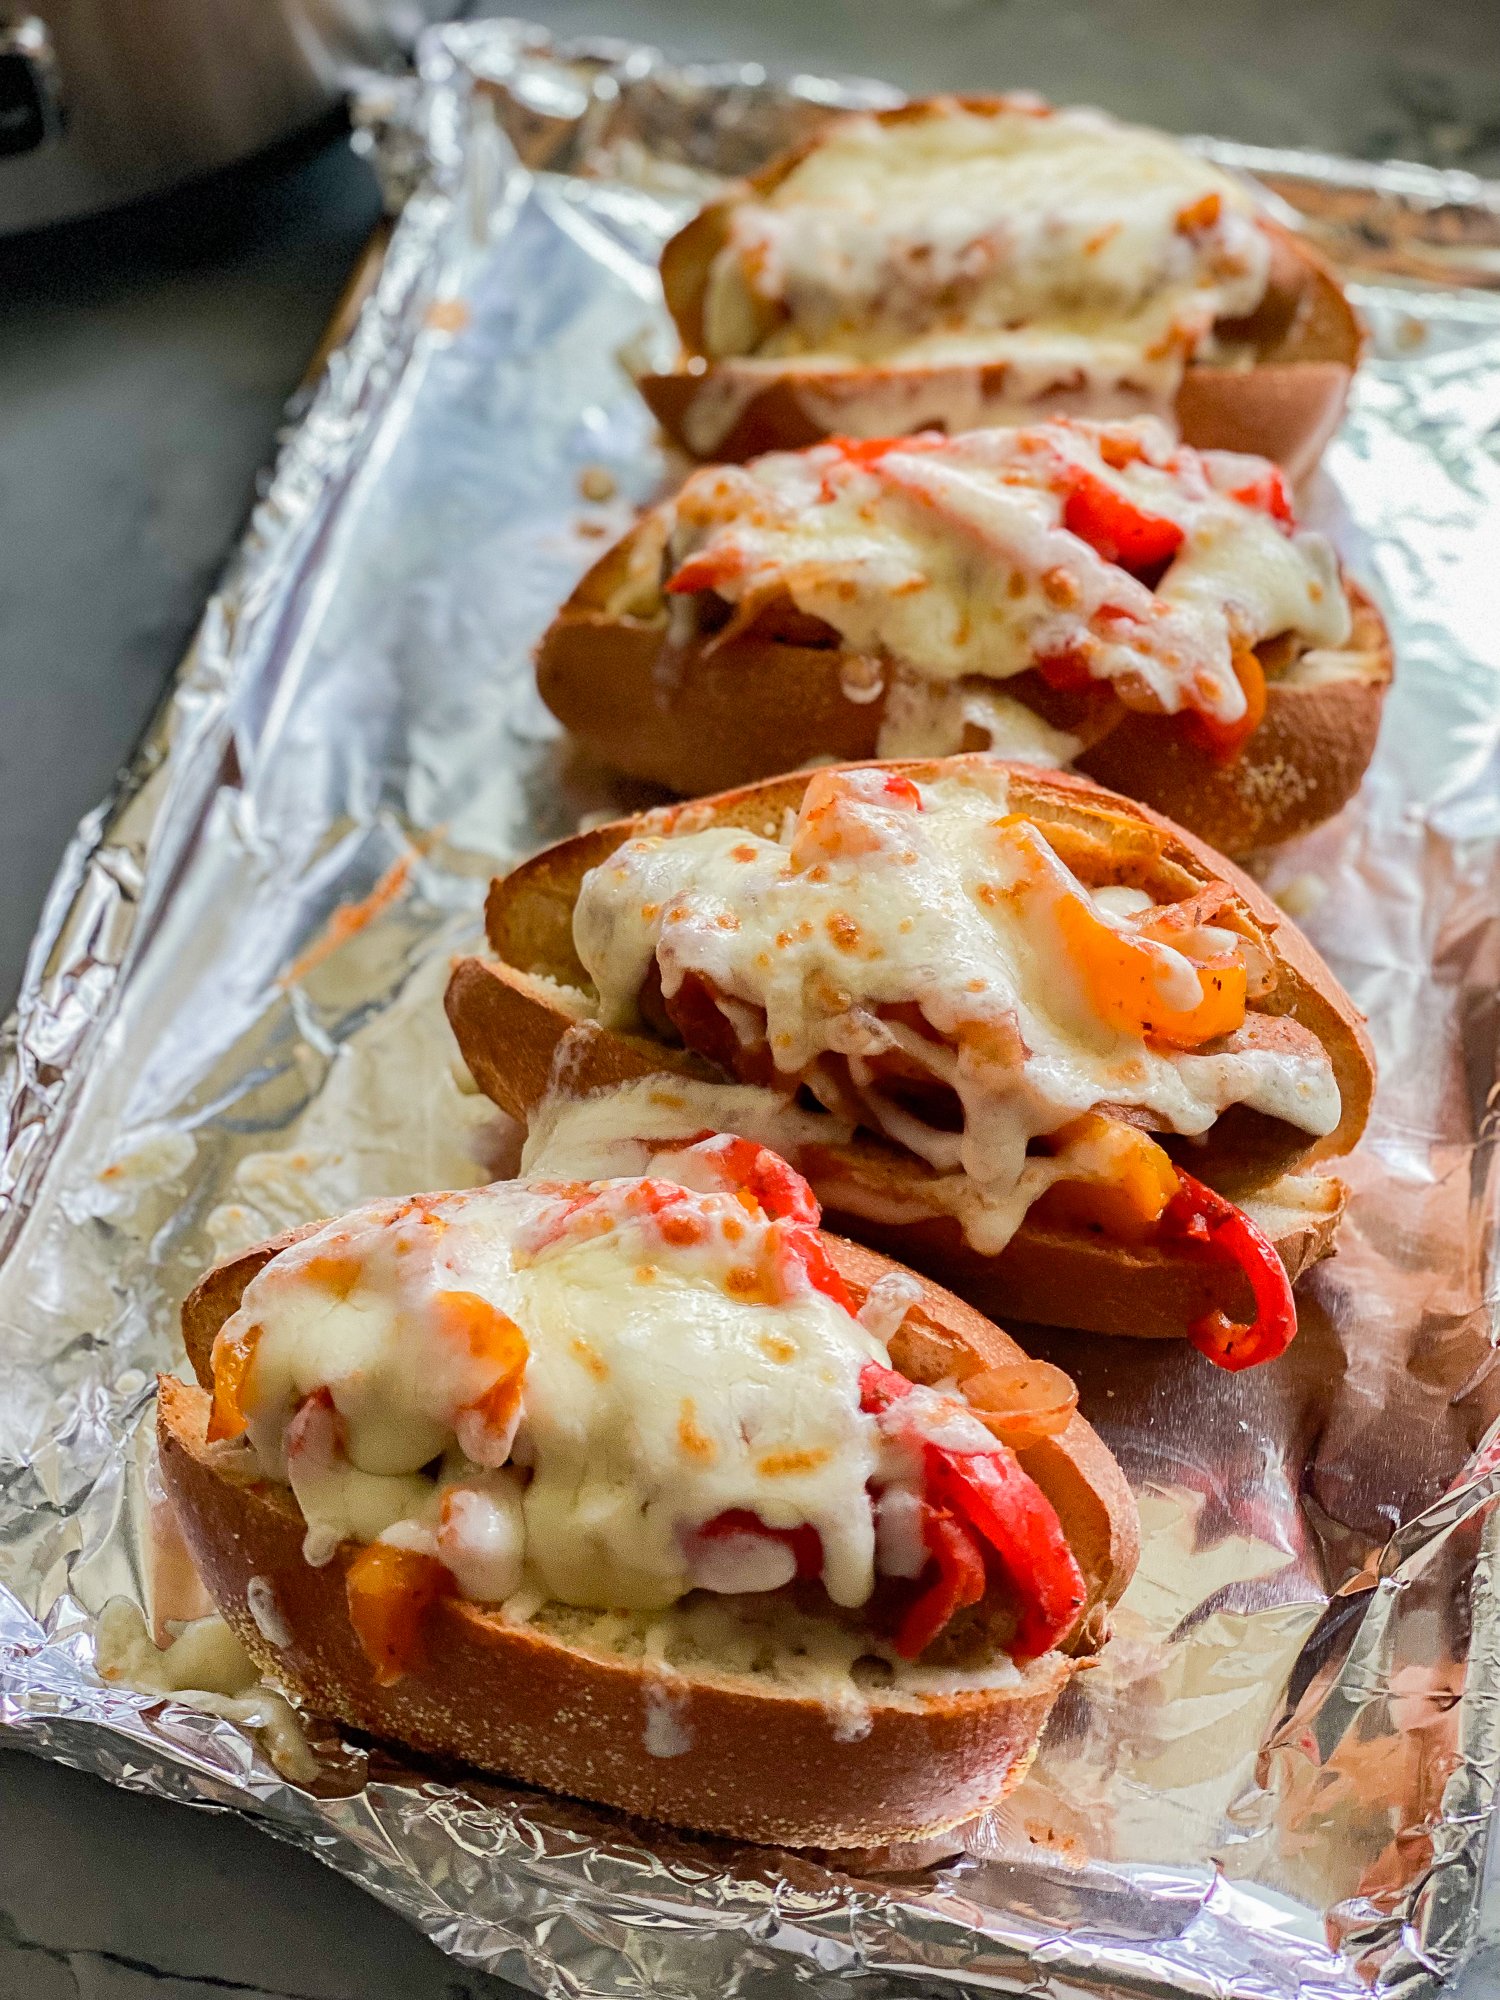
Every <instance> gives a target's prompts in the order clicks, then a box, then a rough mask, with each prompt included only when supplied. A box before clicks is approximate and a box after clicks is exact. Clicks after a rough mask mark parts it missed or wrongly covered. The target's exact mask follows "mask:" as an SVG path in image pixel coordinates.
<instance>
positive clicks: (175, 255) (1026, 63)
mask: <svg viewBox="0 0 1500 2000" xmlns="http://www.w3.org/2000/svg"><path fill="white" fill-rule="evenodd" d="M517 11H526V12H530V13H532V14H534V15H537V16H540V17H542V18H545V19H547V20H549V21H550V22H552V23H553V24H555V25H556V26H557V28H558V29H559V30H561V31H563V32H580V33H581V32H607V33H612V34H617V35H626V36H635V37H640V38H644V39H649V40H654V41H656V42H658V43H662V44H665V45H667V46H669V47H674V48H677V49H679V50H681V51H683V52H686V53H695V54H700V55H705V56H711V57H712V56H732V57H738V58H743V59H757V58H758V59H760V60H764V61H766V62H768V63H770V64H774V65H776V66H778V67H782V68H804V69H809V70H814V71H824V72H827V71H842V72H844V73H846V74H859V73H863V74H874V75H885V76H889V77H891V78H892V79H894V80H895V81H897V82H900V83H903V84H905V85H907V86H908V87H911V88H914V89H918V88H934V87H942V86H961V87H965V88H969V89H974V88H998V87H1017V86H1021V85H1031V86H1034V87H1036V88H1038V89H1040V90H1042V91H1044V92H1045V93H1046V94H1048V95H1049V96H1053V97H1057V98H1061V99H1064V100H1067V99H1073V100H1078V99H1088V100H1093V101H1095V102H1099V103H1103V104H1105V105H1107V106H1108V107H1109V108H1111V109H1113V110H1115V111H1118V112H1120V113H1123V114H1125V115H1128V116H1135V117H1140V118H1143V119H1146V120H1149V121H1152V122H1156V123H1160V124H1164V125H1168V126H1171V127H1174V128H1176V129H1178V130H1202V131H1216V132H1220V133H1223V134H1226V135H1228V136H1231V137H1234V138H1241V139H1249V140H1260V141H1264V142H1267V143H1273V144H1288V145H1311V146H1316V147H1323V148H1326V149H1329V150H1333V151H1340V152H1347V153H1354V154H1359V155H1364V156H1367V157H1372V158H1373V157H1384V156H1390V155H1398V156H1404V157H1408V158H1417V159H1425V160H1430V161H1432V162H1434V163H1435V164H1438V165H1443V166H1466V167H1470V168H1473V169H1474V170H1476V171H1478V172H1482V173H1490V174H1500V35H1497V34H1496V32H1495V17H1494V13H1493V11H1492V9H1491V8H1489V7H1487V6H1482V5H1475V4H1473V0H1436V4H1430V5H1428V6H1425V7H1421V8H1417V7H1413V6H1411V5H1410V4H1409V0H1322V4H1320V5H1318V6H1315V7H1314V6H1308V5H1306V4H1305V0H1260V4H1257V5H1255V6H1253V7H1252V6H1247V5H1245V4H1244V0H1236V4H1228V0H1199V4H1198V5H1197V6H1194V7H1191V8H1188V7H1183V6H1181V5H1179V4H1176V0H1110V4H1099V5H1089V4H1087V0H818V4H813V5H809V4H808V0H740V4H737V5H734V6H731V5H729V4H728V0H705V4H702V5H700V6H698V7H696V8H694V9H692V10H691V11H690V12H689V11H688V10H686V9H683V8H682V7H681V6H680V5H677V4H674V0H610V3H609V4H606V0H535V4H533V5H532V6H531V7H529V8H527V9H524V10H523V9H518V10H517ZM377 211H378V201H377V196H376V192H375V188H374V183H373V179H372V177H371V176H370V174H369V171H368V169H367V168H366V167H365V166H364V164H363V163H362V162H361V161H360V160H358V159H357V158H356V157H355V156H354V155H353V153H352V152H351V151H350V148H349V145H348V142H347V139H346V138H345V137H344V136H343V135H342V134H341V133H338V132H325V133H323V134H321V135H314V136H313V137H312V138H311V139H308V140H304V141H300V142H297V143H296V144H294V145H293V146H291V147H290V148H287V149H284V150H283V151H282V152H280V153H279V154H278V155H276V156H274V157H272V158H270V159H268V160H265V161H262V162H257V163H254V164H253V165H252V166H250V167H247V168H244V169H240V170H236V171H235V172H232V173H230V174H227V175H223V176H220V177H218V178H216V179H215V180H214V181H212V182H209V183H207V184H204V185H202V186H200V187H197V188H194V189H190V190H188V191H186V192H185V193H182V194H179V195H176V196H173V197H170V198H168V199H167V200H165V201H162V202H159V203H156V204H153V205H151V206H150V207H147V208H144V209H140V210H135V211H132V212H130V213H129V214H127V215H122V216H116V217H112V218H105V219H101V220H95V221H92V222H88V223H85V224H81V225H77V226H74V227H71V228H66V229H61V230H57V231H52V232H49V233H47V234H46V235H45V236H42V237H33V238H30V239H27V240H25V241H22V242H10V243H5V242H0V852H3V853H4V854H5V856H6V862H7V888H6V892H5V894H4V896H3V897H0V989H3V991H0V1001H3V1002H4V1004H9V1001H10V999H11V998H12V996H13V994H14V991H15V988H16V985H17V983H18V980H19V977H20V972H21V967H22V963H23V960H24V954H25V949H26V944H27V941H28V938H29V936H30V933H31V931H32V928H33V925H34V923H35V920H36V915H37V912H38V910H39V908H40V904H41V901H42V897H43V895H44V893H45V891H46V887H47V883H48V881H49V879H50V877H51V874H52V871H53V869H54V867H55V866H56V863H57V859H58V856H59V854H60V853H61V850H62V847H63V845H64V843H65V841H66V840H67V838H68V836H69V834H70V833H71V831H72V828H73V826H74V824H75V822H76V821H77V819H78V818H79V816H80V815H81V814H82V813H83V812H85V811H86V810H87V809H88V808H90V807H91V806H93V805H94V804H95V803H96V802H97V800H98V799H99V798H100V797H101V796H102V795H103V794H104V793H105V792H106V791H107V790H108V788H109V785H110V783H111V780H112V778H113V775H114V773H115V771H116V770H117V768H118V767H119V765H120V764H121V763H122V762H123V761H124V759H125V758H126V757H127V756H128V754H129V751H130V748H131V746H132V744H133V743H134V741H135V740H136V738H137V737H138V735H139V734H140V732H141V730H142V729H143V727H144V726H145V723H146V721H147V719H148V718H149V716H150V714H151V711H152V709H153V708H154V706H155V704H156V701H157V699H158V697H159V695H160V692H161V689H162V686H163V683H164V681H165V678H166V676H167V675H168V674H169V673H170V671H171V669H172V667H173V665H174V664H175V662H176V660H177V659H178V657H179V655H180V653H181V651H182V649H183V646H184V644H185V642H186V640H187V637H188V635H189V633H190V631H191V629H192V626H193V624H194V622H195V619H196V617H197V614H198V611H199V609H200V608H201V605H202V602H203V599H204V597H205V596H206V594H207V593H208V591H209V589H210V588H211V587H212V583H213V580H214V576H215V574H216V572H217V570H218V568H219V566H220V564H221V563H222V561H223V559H224V557H225V555H226V553H227V551H228V549H229V547H230V546H231V544H232V542H233V540H234V536H235V533H236V531H237V529H238V527H239V525H240V523H241V521H242V519H243V517H244V514H245V512H246V509H247V508H248V506H249V504H250V502H251V499H252V498H253V494H254V486H255V479H256V475H257V473H258V471H260V470H261V469H262V468H263V467H264V466H265V465H266V464H267V463H268V461H269V459H270V458H271V455H272V453H273V451H274V448H275V437H276V430H277V426H278V424H279V422H280V421H281V419H282V415H283V410H284V406H285V403H286V399H287V398H288V396H289V395H291V394H292V392H293V391H294V389H295V387H296V384H297V383H298V381H299V379H300V377H301V375H302V373H303V371H304V369H305V367H306V365H307V362H308V359H309V357H310V356H311V354H312V353H313V351H314V350H315V348H316V345H317V341H318V336H319V333H320V330H321V328H322V326H323V324H324V322H325V321H326V319H327V317H328V315H329V313H330V311H331V309H332V307H333V304H334V301H335V300H336V298H337V296H338V293H339V291H340V288H341V286H342V284H343V282H344V279H345V276H346V274H347V272H348V270H349V268H350V266H351V265H352V263H353V260H354V258H355V256H356V254H357V252H358V250H359V248H360V246H361V244H362V243H363V241H364V239H365V237H366V235H367V234H368V232H369V229H370V227H371V225H372V224H373V222H374V220H375V217H376V214H377ZM1497 1989H1500V1954H1497V1953H1494V1952H1489V1953H1486V1955H1485V1956H1484V1958H1483V1960H1482V1962H1480V1963H1478V1964H1476V1967H1475V1969H1474V1974H1473V1976H1472V1978H1471V1980H1470V1981H1469V1982H1467V1983H1466V1991H1467V1992H1469V1993H1471V1994H1472V1995H1474V1996H1475V2000H1477V1996H1478V1995H1480V1994H1482V1993H1492V1992H1494V1991H1496V1990H1497ZM509 1990H510V1989H507V1988H503V1987H502V1986H501V1985H500V1984H499V1983H498V1982H495V1981H490V1980H486V1979H483V1978H481V1977H477V1976H475V1975H472V1974H467V1973H465V1972H463V1971H462V1970H461V1969H459V1968H458V1967H456V1966H455V1965H454V1963H453V1962H452V1961H451V1960H449V1959H446V1958H444V1957H443V1956H442V1955H441V1954H440V1953H439V1952H438V1951H436V1950H435V1949H434V1948H433V1947H432V1946H430V1945H428V1944H427V1943H425V1942H424V1941H423V1940H422V1939H421V1938H419V1937H417V1936H416V1935H415V1934H414V1933H413V1932H411V1931H410V1930H408V1929H407V1927H406V1926H405V1925H404V1924H403V1923H402V1922H401V1921H400V1920H399V1919H398V1918H396V1917H395V1916H393V1915H391V1914H390V1913H388V1912H386V1911H383V1910H381V1909H380V1908H378V1907H377V1906H376V1905H375V1904H374V1903H373V1902H372V1901H371V1900H370V1899H368V1898H367V1897H365V1896H364V1895H363V1894H362V1893H361V1892H360V1891H358V1890H356V1889H354V1888H353V1887H351V1886H350V1885H349V1884H348V1883H346V1882H344V1881H342V1880H339V1879H338V1878H336V1877H334V1876H333V1875H332V1874H331V1873H329V1872H328V1871H326V1870H324V1869H322V1868H320V1867H319V1865H318V1864H317V1863H316V1862H315V1861H313V1860H311V1859H310V1858H308V1857H307V1856H305V1855H302V1854H298V1853H293V1852H291V1851H289V1850H287V1849H285V1848H281V1847H278V1846H275V1845H273V1844H272V1843H271V1842H270V1841H268V1840H265V1839H263V1838H262V1837H261V1836H260V1835H258V1834H257V1833H255V1832H253V1831H252V1830H251V1829H249V1828H248V1827H246V1826H245V1825H243V1824H241V1823H239V1822H237V1821H235V1820H232V1819H226V1818H223V1817H221V1816H217V1815H207V1814H203V1813H189V1812H187V1811H185V1810H183V1809H181V1808H178V1807H173V1806H168V1805H164V1804H161V1803H158V1802H156V1801H153V1800H146V1799H140V1798H133V1797H130V1796H128V1795H126V1794H124V1793H120V1792H114V1791H111V1790H110V1789H109V1788H107V1787H105V1786H104V1785H102V1784H100V1783H98V1782H97V1781H95V1780H93V1779H90V1778H85V1777H82V1776H79V1775H78V1774H76V1773H73V1772H69V1771H64V1770H61V1769H58V1768H55V1767H52V1766H47V1765H42V1764H39V1763H36V1762H34V1761H32V1760H31V1759H30V1758H28V1757H26V1756H23V1755H21V1754H19V1753H16V1752H11V1753H9V1754H6V1755H0V2000H96V1996H100V1997H101V2000H102V1996H110V2000H115V1997H116V1996H119V1997H120V2000H125V1996H129V2000H145V1996H147V1995H151V1996H166V1995H171V1996H174V2000H206V1996H208V1995H209V1994H211V1993H213V1994H221V1993H224V1992H226V1991H227V1992H237V1993H244V1994H247V1995H250V1996H252V2000H255V1996H265V2000H374V1996H380V2000H480V1996H487V2000H497V1997H498V1996H499V1995H501V1994H502V1993H505V1992H508V1991H509Z"/></svg>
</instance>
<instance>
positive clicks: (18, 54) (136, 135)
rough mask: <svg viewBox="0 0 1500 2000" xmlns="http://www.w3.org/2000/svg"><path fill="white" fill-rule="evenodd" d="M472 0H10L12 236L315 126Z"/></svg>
mask: <svg viewBox="0 0 1500 2000" xmlns="http://www.w3.org/2000/svg"><path fill="white" fill-rule="evenodd" d="M459 11H460V7H459V0H32V4H31V5H30V6H27V5H24V4H22V5H16V4H12V0H0V234H5V233H8V232H10V231H14V230H18V229H30V228H34V227H35V226H36V225H37V224H39V223H44V222H56V221H59V220H61V219H62V218H63V217H65V216H72V215H79V214H83V213H86V212H87V211H89V210H92V209H98V208H107V207H111V206H113V205H114V204H115V203H118V202H122V201H130V200H133V199H134V198H135V197H136V196H138V195H143V194H150V193H153V192H155V191H156V190H158V189H161V188H164V187H168V186H170V185H171V184H172V183H173V182H174V181H179V180H184V179H188V178H190V177H191V176H193V175H194V174H199V173H203V172H205V171H207V170H208V169H209V168H212V167H217V166H222V165H224V164H225V163H226V162H228V161H230V160H236V159H240V158H242V157H243V156H244V155H246V154H248V153H253V152H257V151H258V150H259V149H260V148H261V147H262V146H267V145H269V144H270V143H271V142H272V141H273V140H275V139H279V138H282V137H284V136H285V135H287V134H288V133H292V132H296V131H298V130H299V129H301V128H302V127H305V126H307V125H310V124H312V123H313V122H314V121H315V120H316V119H317V118H318V117H319V116H320V115H321V114H322V113H323V112H325V111H326V110H327V109H328V108H329V106H330V105H332V104H334V103H335V102H336V101H337V99H338V98H339V96H340V94H341V93H342V91H343V89H344V87H345V84H346V81H347V79H348V76H349V73H350V71H351V70H352V69H353V68H355V67H357V66H361V65H370V64H379V63H383V62H386V61H388V60H389V59H390V58H391V57H392V56H393V55H395V54H396V53H398V52H399V51H400V50H401V49H402V48H405V47H409V46H410V45H411V43H412V42H414V41H415V40H416V37H417V35H418V33H419V32H420V30H421V29H422V27H423V26H424V25H425V24H426V23H427V22H429V21H433V20H439V19H442V18H444V17H446V16H449V15H452V14H455V13H457V12H459Z"/></svg>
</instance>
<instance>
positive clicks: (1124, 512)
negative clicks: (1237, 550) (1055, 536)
mask: <svg viewBox="0 0 1500 2000" xmlns="http://www.w3.org/2000/svg"><path fill="white" fill-rule="evenodd" d="M1067 481H1068V488H1069V491H1068V497H1067V499H1066V501H1065V502H1064V504H1063V526H1064V527H1065V528H1066V529H1067V530H1068V532H1069V534H1073V535H1077V536H1078V538H1079V540H1080V541H1085V542H1087V543H1088V545H1089V547H1090V548H1091V549H1094V550H1096V551H1097V552H1098V553H1099V554H1100V555H1101V556H1103V558H1104V560H1105V561H1106V562H1113V563H1118V564H1119V565H1120V567H1121V568H1122V569H1128V570H1129V571H1130V572H1131V573H1132V574H1133V575H1137V576H1138V575H1140V574H1141V573H1142V572H1145V571H1150V570H1155V569H1160V568H1161V566H1162V564H1163V563H1166V562H1170V561H1171V559H1172V557H1173V556H1175V555H1176V553H1177V551H1178V549H1180V548H1181V546H1182V530H1181V528H1179V527H1178V525H1177V523H1176V522H1175V521H1171V520H1168V519H1167V517H1166V516H1165V515H1164V514H1150V513H1147V511H1146V509H1145V508H1144V507H1138V506H1137V505H1136V503H1135V502H1134V501H1133V500H1131V499H1130V498H1129V497H1128V496H1127V495H1126V494H1124V493H1121V492H1120V490H1119V488H1118V487H1115V486H1111V485H1110V483H1109V481H1108V480H1107V479H1101V478H1100V477H1099V476H1098V474H1097V473H1094V472H1090V471H1088V470H1087V469H1086V468H1085V467H1083V466H1075V465H1072V464H1070V465H1069V466H1068V468H1067Z"/></svg>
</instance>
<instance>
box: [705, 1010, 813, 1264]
mask: <svg viewBox="0 0 1500 2000" xmlns="http://www.w3.org/2000/svg"><path fill="white" fill-rule="evenodd" d="M721 1018H722V1016H721ZM670 1151H671V1153H672V1154H673V1155H674V1156H675V1155H676V1154H678V1153H691V1154H693V1155H694V1157H695V1158H698V1159H702V1160H704V1161H705V1162H706V1163H707V1164H708V1165H709V1166H710V1167H711V1168H712V1169H713V1170H714V1171H715V1172H716V1173H717V1174H718V1175H719V1176H721V1178H722V1180H723V1184H724V1186H725V1188H726V1189H728V1190H729V1191H730V1192H731V1193H739V1192H743V1193H745V1194H749V1195H753V1196H754V1197H755V1200H756V1201H757V1202H758V1203H759V1204H760V1206H761V1208H762V1209H764V1210H765V1212H766V1214H767V1215H770V1216H784V1217H785V1218H786V1220H787V1221H789V1222H807V1223H811V1224H812V1225H813V1227H814V1228H816V1227H817V1225H818V1223H819V1222H820V1221H821V1220H822V1217H823V1211H822V1209H821V1208H820V1207H819V1206H818V1197H817V1196H816V1195H815V1194H814V1193H813V1191H812V1189H811V1188H810V1187H809V1186H808V1184H807V1182H806V1181H805V1180H804V1179H803V1178H802V1176H801V1174H799V1173H798V1172H797V1169H796V1168H795V1167H794V1166H792V1165H791V1164H790V1163H789V1162H788V1161H786V1160H784V1159H783V1158H782V1157H781V1155H780V1153H773V1152H772V1151H771V1149H770V1147H769V1146H758V1145H757V1144H756V1143H755V1141H754V1140H753V1139H740V1138H736V1137H735V1136H734V1135H733V1134H732V1133H728V1132H713V1131H704V1132H695V1133H694V1134H693V1136H692V1138H691V1139H683V1140H681V1141H680V1142H679V1143H678V1144H676V1145H674V1146H672V1147H671V1148H670Z"/></svg>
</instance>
